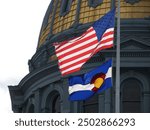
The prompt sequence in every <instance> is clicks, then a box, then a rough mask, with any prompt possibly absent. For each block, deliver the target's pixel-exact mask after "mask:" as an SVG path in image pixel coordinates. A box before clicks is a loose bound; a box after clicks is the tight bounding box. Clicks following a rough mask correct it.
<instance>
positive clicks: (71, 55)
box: [56, 43, 98, 62]
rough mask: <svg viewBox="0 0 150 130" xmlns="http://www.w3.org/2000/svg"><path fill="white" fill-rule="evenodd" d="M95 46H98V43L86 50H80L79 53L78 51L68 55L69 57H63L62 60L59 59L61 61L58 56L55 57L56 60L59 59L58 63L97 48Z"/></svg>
mask: <svg viewBox="0 0 150 130" xmlns="http://www.w3.org/2000/svg"><path fill="white" fill-rule="evenodd" d="M97 44H98V43H96V44H94V45H92V46H89V47H88V48H85V49H82V50H80V51H78V52H75V53H72V54H70V55H67V56H65V57H63V58H61V59H59V57H58V56H57V57H58V59H59V62H62V61H64V60H66V59H69V58H72V57H74V56H77V55H79V54H82V53H84V52H86V51H89V50H92V49H94V48H95V47H96V46H97ZM56 55H57V54H56Z"/></svg>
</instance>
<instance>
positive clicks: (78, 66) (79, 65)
mask: <svg viewBox="0 0 150 130" xmlns="http://www.w3.org/2000/svg"><path fill="white" fill-rule="evenodd" d="M83 64H84V63H80V64H78V65H75V66H73V67H70V68H68V69H66V70H64V71H61V72H62V74H64V73H66V72H68V71H71V70H74V69H77V68H80V67H81V66H82V65H83Z"/></svg>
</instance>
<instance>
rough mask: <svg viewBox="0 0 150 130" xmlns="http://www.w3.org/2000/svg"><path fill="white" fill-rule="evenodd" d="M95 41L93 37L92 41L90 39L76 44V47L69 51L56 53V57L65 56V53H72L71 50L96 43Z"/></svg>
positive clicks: (95, 38)
mask: <svg viewBox="0 0 150 130" xmlns="http://www.w3.org/2000/svg"><path fill="white" fill-rule="evenodd" d="M96 40H97V37H94V38H92V39H90V40H88V41H85V42H82V43H80V44H77V45H76V46H73V47H71V48H69V49H66V50H64V51H61V52H59V53H57V56H61V55H63V54H65V53H67V52H69V51H72V50H74V49H77V48H80V47H82V46H84V45H87V44H90V43H91V42H93V41H96Z"/></svg>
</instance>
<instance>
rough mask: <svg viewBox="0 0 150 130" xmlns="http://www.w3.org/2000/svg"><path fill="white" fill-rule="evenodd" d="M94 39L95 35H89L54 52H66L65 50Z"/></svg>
mask: <svg viewBox="0 0 150 130" xmlns="http://www.w3.org/2000/svg"><path fill="white" fill-rule="evenodd" d="M94 37H97V36H96V34H92V35H90V36H88V37H86V38H83V39H80V40H78V41H75V42H74V43H73V44H71V45H68V46H66V47H64V48H62V49H60V50H56V53H59V52H62V51H63V50H67V49H69V48H71V47H73V46H75V45H78V44H81V43H82V42H85V41H88V40H90V39H91V38H94Z"/></svg>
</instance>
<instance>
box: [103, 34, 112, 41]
mask: <svg viewBox="0 0 150 130" xmlns="http://www.w3.org/2000/svg"><path fill="white" fill-rule="evenodd" d="M113 37H114V35H113V34H111V35H108V36H105V37H103V38H102V39H101V41H104V40H106V39H109V38H113Z"/></svg>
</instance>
